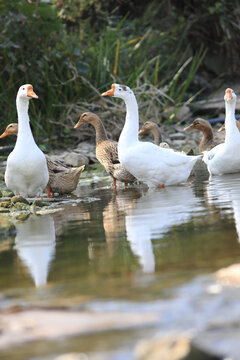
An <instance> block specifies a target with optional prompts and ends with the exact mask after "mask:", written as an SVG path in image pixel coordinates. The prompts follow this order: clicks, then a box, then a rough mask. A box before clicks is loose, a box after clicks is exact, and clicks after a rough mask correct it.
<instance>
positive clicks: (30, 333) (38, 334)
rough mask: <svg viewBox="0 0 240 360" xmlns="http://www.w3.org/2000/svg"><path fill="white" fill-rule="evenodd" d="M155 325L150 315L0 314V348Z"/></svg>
mask: <svg viewBox="0 0 240 360" xmlns="http://www.w3.org/2000/svg"><path fill="white" fill-rule="evenodd" d="M155 322H156V315H155V314H153V313H151V312H150V313H145V314H142V313H137V312H133V313H130V312H124V313H121V312H114V311H111V312H104V313H102V314H101V313H98V312H91V311H67V310H61V309H60V310H56V309H47V310H44V309H27V310H22V311H16V312H14V313H9V312H8V313H6V312H5V313H3V312H0V333H1V337H0V349H3V348H5V349H6V348H7V347H8V348H11V347H13V346H16V345H20V344H23V343H26V342H30V341H37V340H40V341H46V340H48V341H52V340H56V341H57V340H58V339H59V338H62V337H63V336H76V335H78V334H81V335H85V334H90V333H96V332H97V333H99V332H103V331H106V330H107V331H111V330H112V331H113V330H119V329H123V328H131V327H133V328H136V327H141V326H143V325H145V326H146V325H150V324H154V323H155Z"/></svg>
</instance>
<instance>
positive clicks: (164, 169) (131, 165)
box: [102, 84, 201, 188]
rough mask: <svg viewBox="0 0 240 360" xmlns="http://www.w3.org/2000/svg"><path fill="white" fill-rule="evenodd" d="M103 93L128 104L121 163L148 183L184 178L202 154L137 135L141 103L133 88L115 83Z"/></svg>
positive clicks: (154, 184) (173, 182)
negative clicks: (188, 153) (145, 139)
mask: <svg viewBox="0 0 240 360" xmlns="http://www.w3.org/2000/svg"><path fill="white" fill-rule="evenodd" d="M102 96H113V97H117V98H121V99H122V100H123V101H124V102H125V105H126V111H127V112H126V119H125V124H124V127H123V130H122V132H121V135H120V137H119V141H118V156H119V160H120V162H121V164H122V165H123V166H124V167H125V169H126V170H128V171H129V172H130V173H131V174H133V175H134V176H135V177H136V178H137V179H138V180H139V181H141V182H143V183H145V184H146V185H147V186H148V187H150V188H154V187H158V188H163V187H165V186H167V185H176V184H180V183H182V182H185V181H186V180H187V179H188V177H189V175H190V173H191V170H192V168H193V166H194V164H195V163H196V162H197V160H198V159H199V158H201V156H199V155H198V156H187V155H186V154H183V153H181V152H175V151H173V150H172V149H165V148H161V147H159V146H157V145H156V144H153V143H150V142H141V141H139V139H138V132H139V118H138V104H137V101H136V98H135V95H134V92H133V91H132V90H131V89H130V88H129V87H128V86H125V85H119V84H112V87H111V89H110V90H108V91H106V92H104V93H102Z"/></svg>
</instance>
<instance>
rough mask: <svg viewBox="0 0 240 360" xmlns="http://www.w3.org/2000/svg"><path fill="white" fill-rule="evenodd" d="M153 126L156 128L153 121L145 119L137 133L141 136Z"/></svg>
mask: <svg viewBox="0 0 240 360" xmlns="http://www.w3.org/2000/svg"><path fill="white" fill-rule="evenodd" d="M154 128H156V124H154V123H153V122H151V121H146V122H145V123H144V124H143V126H142V127H141V129H140V131H139V133H138V135H139V136H141V135H144V134H146V133H148V132H149V131H151V130H153V129H154Z"/></svg>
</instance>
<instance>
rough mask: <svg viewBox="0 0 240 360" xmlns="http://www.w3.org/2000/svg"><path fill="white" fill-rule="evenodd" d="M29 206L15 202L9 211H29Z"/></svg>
mask: <svg viewBox="0 0 240 360" xmlns="http://www.w3.org/2000/svg"><path fill="white" fill-rule="evenodd" d="M29 209H30V205H28V204H26V203H23V202H16V203H14V204H13V206H12V207H11V210H29Z"/></svg>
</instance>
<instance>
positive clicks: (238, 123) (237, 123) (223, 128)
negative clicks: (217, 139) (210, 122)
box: [218, 120, 240, 132]
mask: <svg viewBox="0 0 240 360" xmlns="http://www.w3.org/2000/svg"><path fill="white" fill-rule="evenodd" d="M236 125H237V128H238V130H239V131H240V122H239V121H238V120H236ZM224 130H225V124H224V123H223V124H222V126H221V127H220V128H219V129H218V132H222V131H224Z"/></svg>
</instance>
